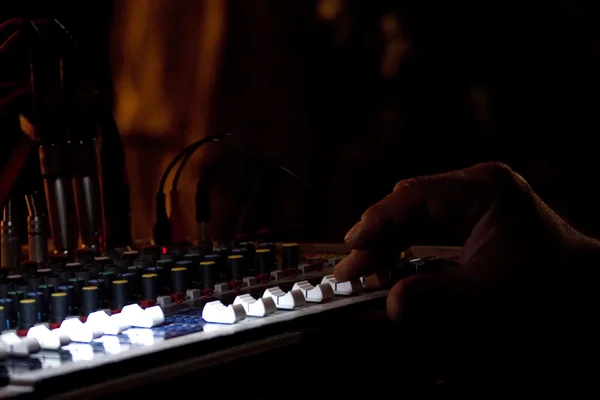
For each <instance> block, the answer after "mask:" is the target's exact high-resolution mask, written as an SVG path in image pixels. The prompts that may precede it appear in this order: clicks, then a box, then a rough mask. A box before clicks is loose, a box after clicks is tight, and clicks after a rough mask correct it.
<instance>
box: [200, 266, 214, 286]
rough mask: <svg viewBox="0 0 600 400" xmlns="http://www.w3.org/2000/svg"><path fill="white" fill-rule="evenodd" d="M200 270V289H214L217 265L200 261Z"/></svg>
mask: <svg viewBox="0 0 600 400" xmlns="http://www.w3.org/2000/svg"><path fill="white" fill-rule="evenodd" d="M200 270H201V273H202V289H204V290H211V289H212V288H214V287H215V276H216V275H217V271H216V270H217V264H215V262H214V261H202V262H201V263H200Z"/></svg>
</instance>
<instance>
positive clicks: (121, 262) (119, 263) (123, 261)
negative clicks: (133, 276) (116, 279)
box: [115, 258, 133, 272]
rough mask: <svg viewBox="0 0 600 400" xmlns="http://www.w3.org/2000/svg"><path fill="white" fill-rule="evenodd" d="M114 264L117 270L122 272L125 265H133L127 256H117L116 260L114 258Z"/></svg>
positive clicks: (125, 267)
mask: <svg viewBox="0 0 600 400" xmlns="http://www.w3.org/2000/svg"><path fill="white" fill-rule="evenodd" d="M115 265H116V266H117V267H119V271H121V272H123V271H124V270H126V269H127V267H129V266H130V265H133V261H132V260H131V259H129V258H119V259H118V260H115Z"/></svg>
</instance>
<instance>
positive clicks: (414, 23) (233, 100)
mask: <svg viewBox="0 0 600 400" xmlns="http://www.w3.org/2000/svg"><path fill="white" fill-rule="evenodd" d="M156 1H158V0H156ZM119 3H120V2H116V3H115V5H114V6H113V5H112V4H111V2H85V4H83V3H81V2H79V3H74V2H55V3H52V4H50V5H48V9H47V10H37V9H36V10H33V11H32V10H26V11H27V12H26V13H27V14H31V13H34V14H36V15H46V16H47V15H52V16H56V17H58V18H60V19H62V20H63V22H64V24H65V25H67V26H68V27H69V29H70V30H71V31H72V33H73V34H74V35H75V36H76V37H77V38H78V40H79V42H80V43H81V45H82V48H83V53H82V58H83V60H84V62H85V64H86V65H87V68H88V69H89V70H88V75H89V76H90V78H91V79H92V80H93V82H94V83H95V85H96V86H97V87H98V88H99V89H101V90H102V91H103V92H104V93H106V94H107V96H106V98H107V99H109V100H107V102H112V99H113V98H118V97H119V91H118V90H113V89H114V85H113V82H114V81H115V73H114V71H118V70H119V68H118V65H119V63H123V62H125V61H123V59H122V58H118V57H115V52H114V50H113V48H114V43H115V42H114V37H115V30H116V29H117V25H116V23H115V16H116V15H119V13H120V12H121V11H120V10H119ZM137 3H138V2H136V4H137ZM146 3H147V2H144V1H140V2H139V7H140V10H142V8H143V7H144V4H146ZM163 3H164V6H163V8H162V11H161V16H160V17H161V23H160V24H159V25H158V27H161V29H162V28H164V29H167V28H168V26H169V24H171V25H177V24H178V23H179V22H178V21H176V20H172V21H170V20H169V15H170V14H173V13H175V14H176V9H177V7H179V8H181V7H186V10H185V13H187V14H190V13H194V12H197V13H198V21H202V18H201V16H202V13H203V12H206V7H204V6H203V5H202V4H201V3H204V2H189V3H184V2H178V1H175V2H163ZM325 3H327V2H325V1H277V0H261V1H246V2H238V1H229V2H223V3H222V5H223V9H224V10H225V14H224V26H225V29H224V30H223V32H221V33H222V37H223V40H222V41H221V42H220V45H219V46H220V51H219V57H218V60H219V61H218V68H217V69H216V71H217V73H216V74H215V75H214V77H213V78H212V81H213V82H214V89H213V90H214V91H213V92H212V93H210V96H209V98H210V111H209V113H208V115H209V117H208V121H207V125H208V126H209V127H210V129H211V130H213V131H219V132H222V131H231V132H234V133H236V134H237V135H240V136H242V137H244V138H246V139H249V140H250V141H252V142H253V147H254V148H255V150H256V151H257V152H259V153H260V154H261V155H262V156H263V157H266V158H268V159H270V160H273V161H275V162H278V163H281V164H284V165H286V166H288V167H289V168H290V169H292V170H294V171H296V172H297V173H298V175H299V176H300V177H301V178H302V179H303V180H304V181H305V182H307V184H309V185H310V186H311V187H312V191H311V192H308V193H307V192H305V191H302V190H300V189H299V188H298V187H297V185H295V184H294V183H292V182H291V181H288V180H286V179H287V178H285V177H281V176H279V175H277V176H276V177H275V178H273V180H272V181H268V182H267V184H266V186H265V187H264V191H263V193H265V194H266V195H265V199H264V200H261V201H260V202H259V203H260V204H262V205H263V206H264V205H268V207H267V206H265V207H263V210H262V211H261V212H260V213H259V211H258V210H259V209H260V208H254V209H255V214H256V213H259V214H258V215H255V216H254V217H251V218H250V220H249V221H250V222H252V221H253V220H256V221H263V222H264V221H269V222H271V223H270V224H268V223H266V222H264V223H262V224H261V223H256V224H254V227H253V228H258V227H259V225H267V224H268V225H271V226H273V227H275V228H276V229H277V230H278V231H279V232H281V236H282V238H285V239H288V238H289V239H298V240H300V239H308V240H314V241H316V240H333V241H337V240H340V239H341V238H342V237H343V234H344V232H345V230H347V229H348V228H349V227H350V226H351V225H352V224H353V222H354V221H355V220H356V219H357V218H359V216H360V214H361V213H362V212H363V211H364V209H365V208H366V207H368V206H369V205H370V204H371V203H373V202H374V201H376V200H377V199H379V198H380V197H382V196H384V195H385V194H387V193H388V192H389V191H391V189H392V188H393V186H394V183H395V182H397V181H398V180H400V179H403V178H406V177H410V176H414V175H420V174H429V173H436V172H442V171H446V170H450V169H455V168H462V167H466V166H469V165H471V164H474V163H476V162H480V161H490V160H495V161H503V162H506V163H508V164H509V165H510V166H512V167H513V168H514V169H515V170H516V171H517V172H519V173H521V174H522V175H523V176H524V177H525V178H526V179H527V180H528V181H529V182H530V183H531V185H532V186H533V187H534V189H535V190H536V191H537V192H538V193H539V194H540V196H541V197H542V198H543V199H544V200H546V202H547V203H548V204H549V205H550V206H551V207H553V208H555V209H556V210H557V211H558V212H559V213H560V215H561V216H563V217H564V218H565V219H567V220H568V221H570V222H571V223H572V224H573V225H574V226H575V227H576V228H578V229H580V230H582V231H584V232H585V233H588V234H592V235H597V234H599V233H600V213H599V211H598V207H597V203H598V201H599V200H600V193H599V192H598V191H597V190H596V187H595V186H596V184H597V180H596V177H597V174H598V171H599V167H598V160H597V153H598V151H597V149H596V145H595V143H596V135H597V133H598V132H599V129H600V121H599V118H598V116H597V115H598V110H600V100H599V95H598V94H599V93H600V92H599V89H600V74H598V71H599V70H600V69H599V67H600V65H599V59H600V32H599V28H598V23H597V21H598V17H599V16H600V13H599V10H598V6H599V5H598V4H596V3H597V2H594V1H586V0H581V1H570V2H568V1H552V2H543V4H538V3H539V2H530V1H520V2H517V1H495V0H493V1H487V2H483V3H479V4H472V2H442V1H347V2H335V1H333V2H329V3H331V4H334V5H336V4H337V6H335V7H333V6H331V4H330V9H335V10H337V11H336V12H335V13H334V12H331V13H329V14H327V13H326V12H325V11H323V10H326V9H327V8H326V5H323V4H325ZM338 3H339V4H338ZM534 3H536V4H534ZM186 4H187V5H186ZM331 7H333V8H331ZM336 7H337V8H336ZM162 12H164V15H162ZM18 13H21V14H23V13H24V11H23V10H11V9H8V8H5V11H4V12H3V13H0V15H2V16H3V17H2V19H4V18H6V17H9V16H14V15H16V14H18ZM140 14H142V12H141V11H140ZM323 15H330V16H329V17H327V18H325V17H324V16H323ZM198 23H200V22H198ZM157 29H159V28H157ZM116 35H117V36H118V35H119V32H117V33H116ZM156 35H157V36H156V37H153V38H148V47H151V46H152V45H153V43H154V42H153V41H155V40H161V39H160V37H161V35H162V34H161V33H160V32H157V33H156ZM185 37H186V35H184V34H182V39H181V40H182V42H180V43H176V42H173V43H170V44H169V46H168V49H170V51H173V52H177V51H179V52H182V51H185V50H184V48H185V46H184V44H183V41H184V40H185ZM111 38H112V39H111ZM200 39H201V40H202V38H200ZM123 40H126V38H123ZM394 49H395V50H394ZM141 51H143V49H141ZM394 51H395V52H394ZM394 54H396V56H394ZM7 57H8V56H7ZM164 57H165V59H164V60H163V63H166V64H168V63H169V57H170V56H169V55H168V54H167V55H165V56H164ZM190 57H191V56H190ZM394 57H396V58H394ZM390 60H391V61H390ZM2 62H4V61H2ZM189 62H190V63H197V64H198V65H199V66H200V68H201V66H202V65H203V64H202V63H203V60H202V59H191V58H190V61H189ZM115 65H116V66H117V67H115ZM146 67H147V68H152V65H146ZM178 68H180V66H178V65H174V66H173V67H172V70H173V73H172V74H171V76H169V82H173V81H174V80H175V81H176V80H177V79H180V80H185V79H187V78H186V77H185V75H184V74H181V77H180V78H177V75H178V72H177V71H178ZM3 79H4V78H3ZM165 79H166V78H165ZM179 87H186V81H182V85H179V86H176V87H174V88H173V90H171V93H170V98H173V99H177V98H178V97H181V98H185V96H186V94H185V93H179V92H177V90H180V89H177V88H179ZM113 92H114V96H113ZM174 101H176V100H174ZM10 118H11V117H10V115H9V116H6V120H7V121H9V120H10ZM4 126H6V127H9V126H10V124H9V122H6V123H4ZM185 129H186V126H185V124H183V126H178V127H174V128H173V130H172V131H169V132H165V134H164V135H163V136H161V137H160V138H157V137H156V135H153V134H152V135H151V134H148V133H147V132H144V130H143V129H141V130H140V129H129V128H122V129H121V130H122V133H123V140H124V143H125V147H126V154H128V159H127V162H128V164H129V165H128V173H129V179H130V181H134V182H136V183H135V184H132V191H133V192H132V206H133V217H134V231H135V232H134V236H136V237H145V236H146V235H147V234H148V233H149V230H150V228H151V225H152V216H151V215H148V214H149V213H151V210H152V209H153V206H152V201H153V197H154V196H153V194H154V192H155V191H156V182H157V180H158V175H159V174H160V172H161V171H160V168H159V166H157V165H158V164H159V163H158V162H157V159H158V158H160V157H163V156H164V154H165V149H167V148H168V149H170V150H171V151H174V150H177V149H179V148H181V147H182V145H183V144H184V143H185V142H186V141H189V137H188V139H185V138H182V137H181V136H182V135H181V131H184V130H185ZM7 131H10V129H7ZM7 131H5V133H4V134H3V136H5V137H7V136H9V133H8V132H7ZM194 135H196V137H200V136H202V132H197V133H194V134H192V137H193V136H194ZM7 151H10V150H9V148H8V147H7V146H2V152H7ZM219 157H223V158H224V159H226V160H228V161H227V162H226V163H225V164H222V165H225V166H226V167H223V168H222V169H220V170H219V172H218V173H217V175H219V176H220V177H219V178H218V179H215V183H214V192H215V196H216V200H214V202H215V206H214V208H215V211H214V212H215V221H214V222H215V224H214V225H215V228H214V229H215V230H216V232H217V233H216V235H217V236H226V235H228V234H230V233H231V232H232V230H233V229H235V222H236V221H237V216H238V212H239V206H240V204H239V202H237V201H236V199H235V193H236V189H232V188H231V186H232V185H233V186H235V185H237V184H238V183H237V181H236V179H237V178H238V177H239V176H240V175H242V174H243V171H244V167H243V166H240V165H239V164H238V163H237V160H236V159H235V157H233V156H230V155H227V154H224V155H220V156H219ZM3 159H4V158H3ZM198 165H199V164H198V163H196V164H194V166H195V167H194V166H193V167H190V172H189V174H191V175H197V173H198ZM227 166H228V167H227ZM134 192H135V193H134ZM232 198H233V199H232ZM269 201H270V202H269ZM140 210H143V211H140ZM184 211H186V212H188V211H187V208H186V209H185V210H184ZM189 215H190V216H192V215H193V212H189ZM253 228H252V229H253ZM248 229H250V228H248ZM432 240H433V239H432Z"/></svg>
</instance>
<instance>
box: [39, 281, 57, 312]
mask: <svg viewBox="0 0 600 400" xmlns="http://www.w3.org/2000/svg"><path fill="white" fill-rule="evenodd" d="M37 291H38V292H39V293H41V294H42V297H43V299H44V303H45V304H47V305H48V307H49V304H50V297H51V296H52V293H54V286H52V285H39V286H38V287H37Z"/></svg>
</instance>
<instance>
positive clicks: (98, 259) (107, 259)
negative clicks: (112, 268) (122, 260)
mask: <svg viewBox="0 0 600 400" xmlns="http://www.w3.org/2000/svg"><path fill="white" fill-rule="evenodd" d="M94 264H98V265H101V266H102V267H106V266H107V265H108V264H112V260H111V259H110V257H95V258H94Z"/></svg>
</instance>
